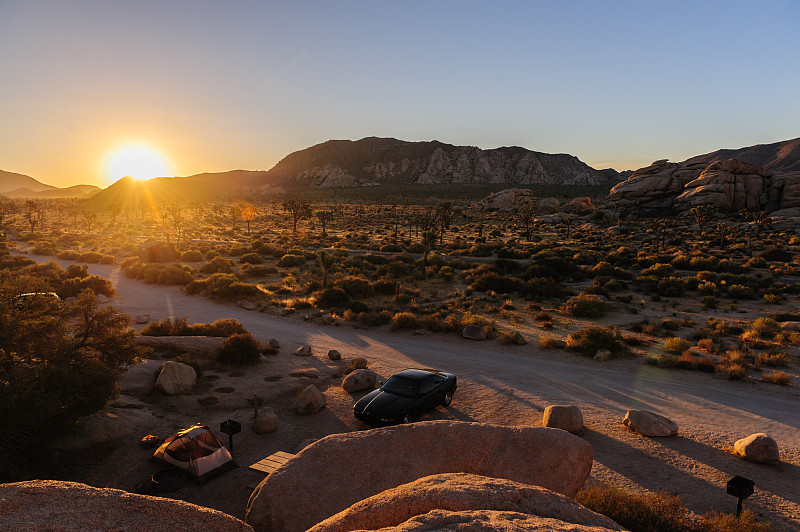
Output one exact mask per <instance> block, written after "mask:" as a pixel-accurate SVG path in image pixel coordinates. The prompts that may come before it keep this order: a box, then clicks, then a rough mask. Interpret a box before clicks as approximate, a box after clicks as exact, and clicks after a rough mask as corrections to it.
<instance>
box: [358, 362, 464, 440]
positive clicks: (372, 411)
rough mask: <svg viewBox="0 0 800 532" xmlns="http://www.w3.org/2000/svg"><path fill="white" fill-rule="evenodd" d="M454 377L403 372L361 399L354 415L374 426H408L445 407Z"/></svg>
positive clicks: (450, 397) (424, 371)
mask: <svg viewBox="0 0 800 532" xmlns="http://www.w3.org/2000/svg"><path fill="white" fill-rule="evenodd" d="M456 387H457V384H456V376H455V375H453V374H452V373H445V372H443V371H436V370H435V369H404V370H403V371H401V372H399V373H395V374H394V375H392V376H391V377H389V380H387V381H386V382H385V383H384V384H383V386H381V387H380V388H379V389H377V390H375V391H373V392H370V393H368V394H367V395H365V396H364V397H362V398H361V399H360V400H359V401H358V402H357V403H356V404H355V406H354V407H353V414H354V415H355V416H356V418H358V419H360V420H361V421H363V422H364V423H368V424H369V425H373V426H380V425H393V424H396V423H408V422H410V421H412V420H413V419H415V418H417V417H419V416H421V415H422V414H424V413H425V412H427V411H429V410H432V409H434V408H436V407H437V406H438V405H440V404H441V405H444V406H448V405H449V404H450V401H452V400H453V394H454V393H455V391H456Z"/></svg>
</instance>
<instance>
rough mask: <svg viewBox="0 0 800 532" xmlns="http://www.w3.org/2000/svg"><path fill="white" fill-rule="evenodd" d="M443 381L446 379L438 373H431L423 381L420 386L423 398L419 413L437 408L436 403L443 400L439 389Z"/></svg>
mask: <svg viewBox="0 0 800 532" xmlns="http://www.w3.org/2000/svg"><path fill="white" fill-rule="evenodd" d="M443 381H444V379H443V378H441V377H440V376H438V375H431V376H429V377H427V378H426V379H425V380H424V381H422V385H421V386H420V390H419V392H420V397H421V399H422V400H421V403H420V412H419V415H422V414H424V413H425V412H427V411H429V410H433V409H434V408H436V405H438V404H439V402H440V400H441V399H440V397H439V395H440V394H439V392H440V391H441V390H439V388H440V387H441V384H442V382H443Z"/></svg>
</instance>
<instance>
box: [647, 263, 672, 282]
mask: <svg viewBox="0 0 800 532" xmlns="http://www.w3.org/2000/svg"><path fill="white" fill-rule="evenodd" d="M674 273H675V268H674V267H673V266H672V265H671V264H663V263H656V264H653V265H652V266H650V267H649V268H645V269H644V270H642V273H641V274H642V275H644V276H653V277H657V278H660V277H668V276H670V275H673V274H674Z"/></svg>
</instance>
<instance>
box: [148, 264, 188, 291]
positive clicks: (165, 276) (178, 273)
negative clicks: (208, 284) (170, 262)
mask: <svg viewBox="0 0 800 532" xmlns="http://www.w3.org/2000/svg"><path fill="white" fill-rule="evenodd" d="M191 280H192V274H191V273H189V272H187V271H186V270H184V269H183V268H179V267H177V266H168V267H166V268H164V269H162V270H161V271H159V272H158V275H157V277H156V282H157V283H158V284H164V285H180V286H185V285H187V284H188V283H189V282H191Z"/></svg>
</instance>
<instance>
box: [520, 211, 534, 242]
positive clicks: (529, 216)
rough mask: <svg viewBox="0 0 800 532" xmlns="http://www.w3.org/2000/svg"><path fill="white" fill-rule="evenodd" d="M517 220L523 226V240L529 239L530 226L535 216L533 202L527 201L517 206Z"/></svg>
mask: <svg viewBox="0 0 800 532" xmlns="http://www.w3.org/2000/svg"><path fill="white" fill-rule="evenodd" d="M518 212H519V220H520V222H522V225H524V226H525V240H527V241H528V242H530V241H531V226H532V225H533V219H534V218H535V217H536V205H535V204H534V202H532V201H529V202H528V203H525V204H523V205H522V206H521V207H520V208H519V211H518Z"/></svg>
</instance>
